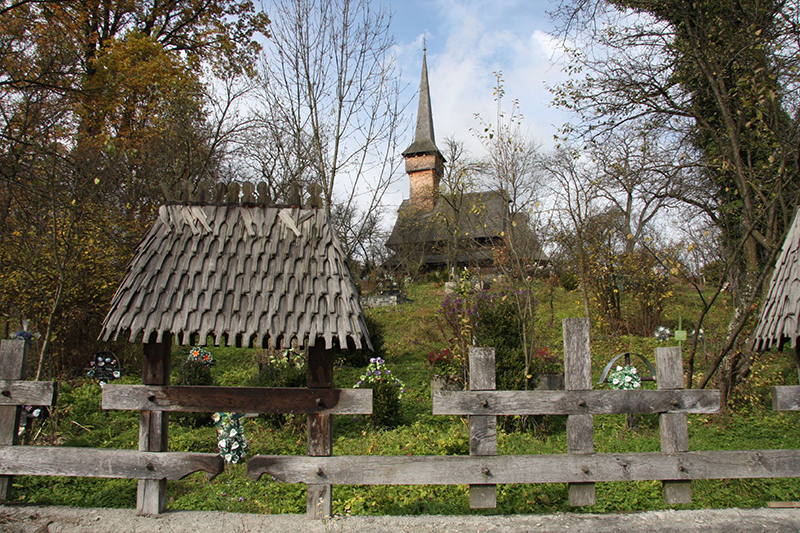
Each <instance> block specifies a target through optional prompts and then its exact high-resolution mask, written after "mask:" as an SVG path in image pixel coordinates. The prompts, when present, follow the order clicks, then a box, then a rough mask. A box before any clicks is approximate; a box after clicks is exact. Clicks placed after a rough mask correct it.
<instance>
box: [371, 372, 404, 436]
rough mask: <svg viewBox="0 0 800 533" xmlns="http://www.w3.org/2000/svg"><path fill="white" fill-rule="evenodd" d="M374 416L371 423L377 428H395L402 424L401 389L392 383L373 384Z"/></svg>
mask: <svg viewBox="0 0 800 533" xmlns="http://www.w3.org/2000/svg"><path fill="white" fill-rule="evenodd" d="M366 388H371V389H372V416H371V417H370V423H371V424H372V425H373V426H375V427H377V428H386V429H390V428H395V427H397V426H399V425H400V424H401V422H402V417H401V413H400V389H398V388H397V387H395V386H394V385H392V384H391V383H386V382H381V383H371V384H369V385H368V386H367V387H366Z"/></svg>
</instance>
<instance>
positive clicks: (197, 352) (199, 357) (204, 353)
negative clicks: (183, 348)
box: [186, 346, 217, 368]
mask: <svg viewBox="0 0 800 533" xmlns="http://www.w3.org/2000/svg"><path fill="white" fill-rule="evenodd" d="M186 360H187V361H191V362H192V363H197V364H200V365H203V366H204V367H206V368H211V367H212V366H214V365H215V364H216V363H217V362H216V361H215V360H214V357H212V356H211V352H209V351H208V350H204V349H203V348H200V347H199V346H195V347H194V348H192V349H191V350H189V357H187V358H186Z"/></svg>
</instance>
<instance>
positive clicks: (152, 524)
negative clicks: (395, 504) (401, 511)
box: [0, 505, 800, 533]
mask: <svg viewBox="0 0 800 533" xmlns="http://www.w3.org/2000/svg"><path fill="white" fill-rule="evenodd" d="M0 531H3V532H8V533H62V532H63V533H66V532H69V533H73V532H74V533H83V532H113V533H146V532H155V531H157V532H167V533H212V532H213V533H232V532H245V531H246V532H275V533H292V532H296V531H302V532H303V533H317V532H320V533H322V532H339V531H341V532H349V531H359V532H398V531H399V532H411V531H413V532H445V531H448V532H485V531H486V532H518V531H537V532H545V533H549V532H561V531H572V532H574V531H591V532H592V533H595V532H597V533H606V532H626V533H628V532H634V531H650V532H654V531H658V532H676V533H677V532H703V533H709V532H717V531H718V532H725V533H739V532H741V533H749V532H780V533H784V532H786V533H789V532H792V533H795V532H798V531H800V509H713V510H699V511H652V512H645V513H626V514H578V513H560V514H552V515H514V516H400V517H398V516H378V517H375V516H347V517H339V518H333V519H330V520H325V521H314V520H308V519H306V517H305V516H304V515H254V514H234V513H217V512H205V511H204V512H199V511H170V512H167V513H165V514H163V515H161V516H158V517H142V516H136V514H135V513H134V511H133V510H131V509H78V508H72V507H46V506H32V505H0Z"/></svg>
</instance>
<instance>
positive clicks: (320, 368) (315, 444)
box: [306, 338, 333, 519]
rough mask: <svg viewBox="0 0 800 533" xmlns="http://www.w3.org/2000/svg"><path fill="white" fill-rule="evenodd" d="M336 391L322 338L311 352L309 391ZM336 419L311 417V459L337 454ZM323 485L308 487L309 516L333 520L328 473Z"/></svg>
mask: <svg viewBox="0 0 800 533" xmlns="http://www.w3.org/2000/svg"><path fill="white" fill-rule="evenodd" d="M331 387H333V353H332V352H331V350H326V349H325V341H324V339H321V338H318V339H317V342H316V343H315V345H314V346H310V347H309V348H308V388H310V389H330V388H331ZM332 422H333V419H332V418H331V415H318V414H314V415H308V455H310V456H311V457H329V456H330V455H332V454H333V423H332ZM317 477H318V478H319V479H320V481H323V483H311V484H308V493H307V496H306V516H307V517H308V518H311V519H322V518H327V517H329V516H331V514H332V509H333V508H332V505H331V500H332V498H333V491H332V490H331V485H330V483H324V480H325V473H324V472H323V471H320V472H318V475H317Z"/></svg>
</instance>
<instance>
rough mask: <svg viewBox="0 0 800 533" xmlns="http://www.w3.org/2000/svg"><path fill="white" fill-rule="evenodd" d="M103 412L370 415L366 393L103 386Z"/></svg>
mask: <svg viewBox="0 0 800 533" xmlns="http://www.w3.org/2000/svg"><path fill="white" fill-rule="evenodd" d="M101 406H102V408H103V409H126V410H134V411H180V412H209V413H211V412H237V413H274V414H307V415H311V414H340V415H363V414H370V413H372V391H371V390H369V389H301V388H288V387H287V388H280V387H272V388H267V387H199V386H173V387H170V386H155V385H106V386H105V387H103V400H102V404H101Z"/></svg>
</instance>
